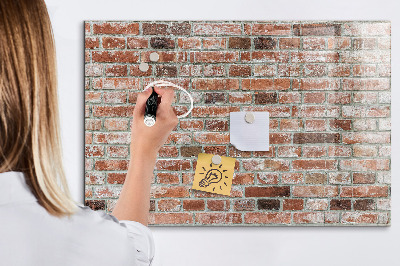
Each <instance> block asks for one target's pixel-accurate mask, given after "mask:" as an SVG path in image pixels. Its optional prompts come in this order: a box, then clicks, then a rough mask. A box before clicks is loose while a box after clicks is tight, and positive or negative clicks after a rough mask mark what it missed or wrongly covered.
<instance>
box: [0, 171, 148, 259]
mask: <svg viewBox="0 0 400 266" xmlns="http://www.w3.org/2000/svg"><path fill="white" fill-rule="evenodd" d="M78 206H79V205H78ZM153 257H154V239H153V235H152V233H151V231H150V229H149V228H148V227H146V226H144V225H143V224H141V223H139V222H134V221H118V219H117V218H115V217H114V216H112V215H109V214H106V213H105V212H104V211H93V210H91V209H90V208H89V207H86V206H79V208H78V211H77V212H76V213H75V214H74V215H72V216H71V218H68V217H63V218H58V217H55V216H52V215H50V214H49V213H48V212H47V211H46V210H45V209H44V208H43V207H42V206H40V205H39V203H38V201H37V199H36V197H35V196H34V195H33V193H32V192H31V191H30V189H29V187H28V185H27V184H26V182H25V178H24V174H23V173H22V172H15V171H10V172H5V173H0V264H1V265H16V266H19V265H30V266H31V265H40V266H46V265H52V266H53V265H68V266H71V265H74V266H77V265H85V266H87V265H96V266H98V265H118V266H119V265H134V266H136V265H140V266H144V265H151V261H152V260H153Z"/></svg>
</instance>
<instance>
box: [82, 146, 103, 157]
mask: <svg viewBox="0 0 400 266" xmlns="http://www.w3.org/2000/svg"><path fill="white" fill-rule="evenodd" d="M103 156H104V147H102V146H86V147H85V157H103Z"/></svg>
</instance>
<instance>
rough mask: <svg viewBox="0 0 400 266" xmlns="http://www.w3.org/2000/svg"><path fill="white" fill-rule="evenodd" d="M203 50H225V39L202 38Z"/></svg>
mask: <svg viewBox="0 0 400 266" xmlns="http://www.w3.org/2000/svg"><path fill="white" fill-rule="evenodd" d="M202 41H203V49H224V48H226V43H227V41H226V38H221V37H203V38H202Z"/></svg>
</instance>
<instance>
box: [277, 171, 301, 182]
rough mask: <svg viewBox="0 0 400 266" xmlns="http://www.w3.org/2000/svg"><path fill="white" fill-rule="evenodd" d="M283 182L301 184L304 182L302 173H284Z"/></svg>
mask: <svg viewBox="0 0 400 266" xmlns="http://www.w3.org/2000/svg"><path fill="white" fill-rule="evenodd" d="M281 182H282V184H301V183H303V182H304V178H303V174H302V173H283V174H282V181H281Z"/></svg>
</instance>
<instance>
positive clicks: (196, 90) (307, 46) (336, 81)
mask: <svg viewBox="0 0 400 266" xmlns="http://www.w3.org/2000/svg"><path fill="white" fill-rule="evenodd" d="M390 49H391V25H390V22H385V21H375V22H369V21H343V22H338V21H336V22H320V21H312V22H309V21H308V22H301V21H293V22H292V21H281V22H277V21H274V22H268V21H253V22H252V21H243V22H241V21H229V22H224V21H179V22H177V21H171V22H169V21H159V22H157V21H151V22H150V21H121V22H118V21H110V22H108V21H87V22H85V59H84V60H85V61H84V62H85V203H86V205H87V206H90V207H91V208H93V209H95V210H99V209H100V210H105V211H107V212H110V211H112V209H113V206H114V205H115V202H116V200H117V198H118V196H119V193H120V191H121V188H122V185H123V183H124V181H125V176H126V172H127V169H128V165H129V158H130V150H129V144H130V126H131V121H132V117H131V114H132V111H133V109H134V106H135V102H136V97H137V94H138V92H140V90H142V89H143V88H144V86H145V85H146V84H148V83H149V82H151V81H153V80H155V79H165V80H169V81H172V82H175V83H177V84H180V85H182V86H184V87H185V88H187V89H188V91H189V92H190V93H191V94H192V96H193V98H194V109H193V111H192V113H191V114H190V115H189V116H188V117H186V118H183V119H180V121H179V124H178V125H177V127H176V128H175V129H174V130H173V132H172V133H171V135H170V136H169V138H168V140H167V143H166V144H165V145H164V146H163V147H162V148H161V149H160V152H159V154H158V159H157V163H156V166H155V169H154V182H153V184H152V188H151V202H150V210H149V211H150V219H149V223H150V225H180V226H193V225H196V226H199V225H207V226H210V225H229V226H235V225H242V226H243V225H246V226H252V225H254V226H255V225H257V226H258V225H285V226H304V225H327V226H337V225H343V226H345V225H375V226H379V225H389V224H390V218H391V213H390V196H391V184H390V183H391V181H390V171H391V155H390V148H391V105H390V103H391V99H390V95H391V87H390V85H391V82H390V77H391V70H390V64H391V58H390V53H391V51H390ZM153 51H156V52H157V53H158V54H159V55H160V59H159V61H158V62H156V63H153V62H150V60H149V54H150V53H151V52H153ZM140 62H148V63H149V65H150V67H149V70H148V71H147V72H141V71H140V70H139V68H138V66H139V64H140ZM176 93H177V95H176V99H175V101H174V103H173V105H174V108H175V110H176V111H177V112H178V113H183V112H185V111H186V110H187V108H188V104H189V102H188V99H187V97H186V96H185V95H184V94H183V93H182V94H180V93H179V91H176ZM234 111H267V112H269V114H270V125H269V126H270V135H269V138H270V150H269V151H267V152H251V151H239V150H237V149H236V148H235V147H234V146H232V145H231V144H230V143H229V112H234ZM266 137H268V136H266ZM201 152H205V153H213V154H219V155H225V156H231V157H235V158H236V165H235V173H234V178H233V184H232V191H231V196H230V197H226V196H221V195H217V194H212V193H206V192H201V191H195V190H192V189H191V184H192V182H193V176H194V171H195V167H196V160H197V155H198V154H199V153H201Z"/></svg>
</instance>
